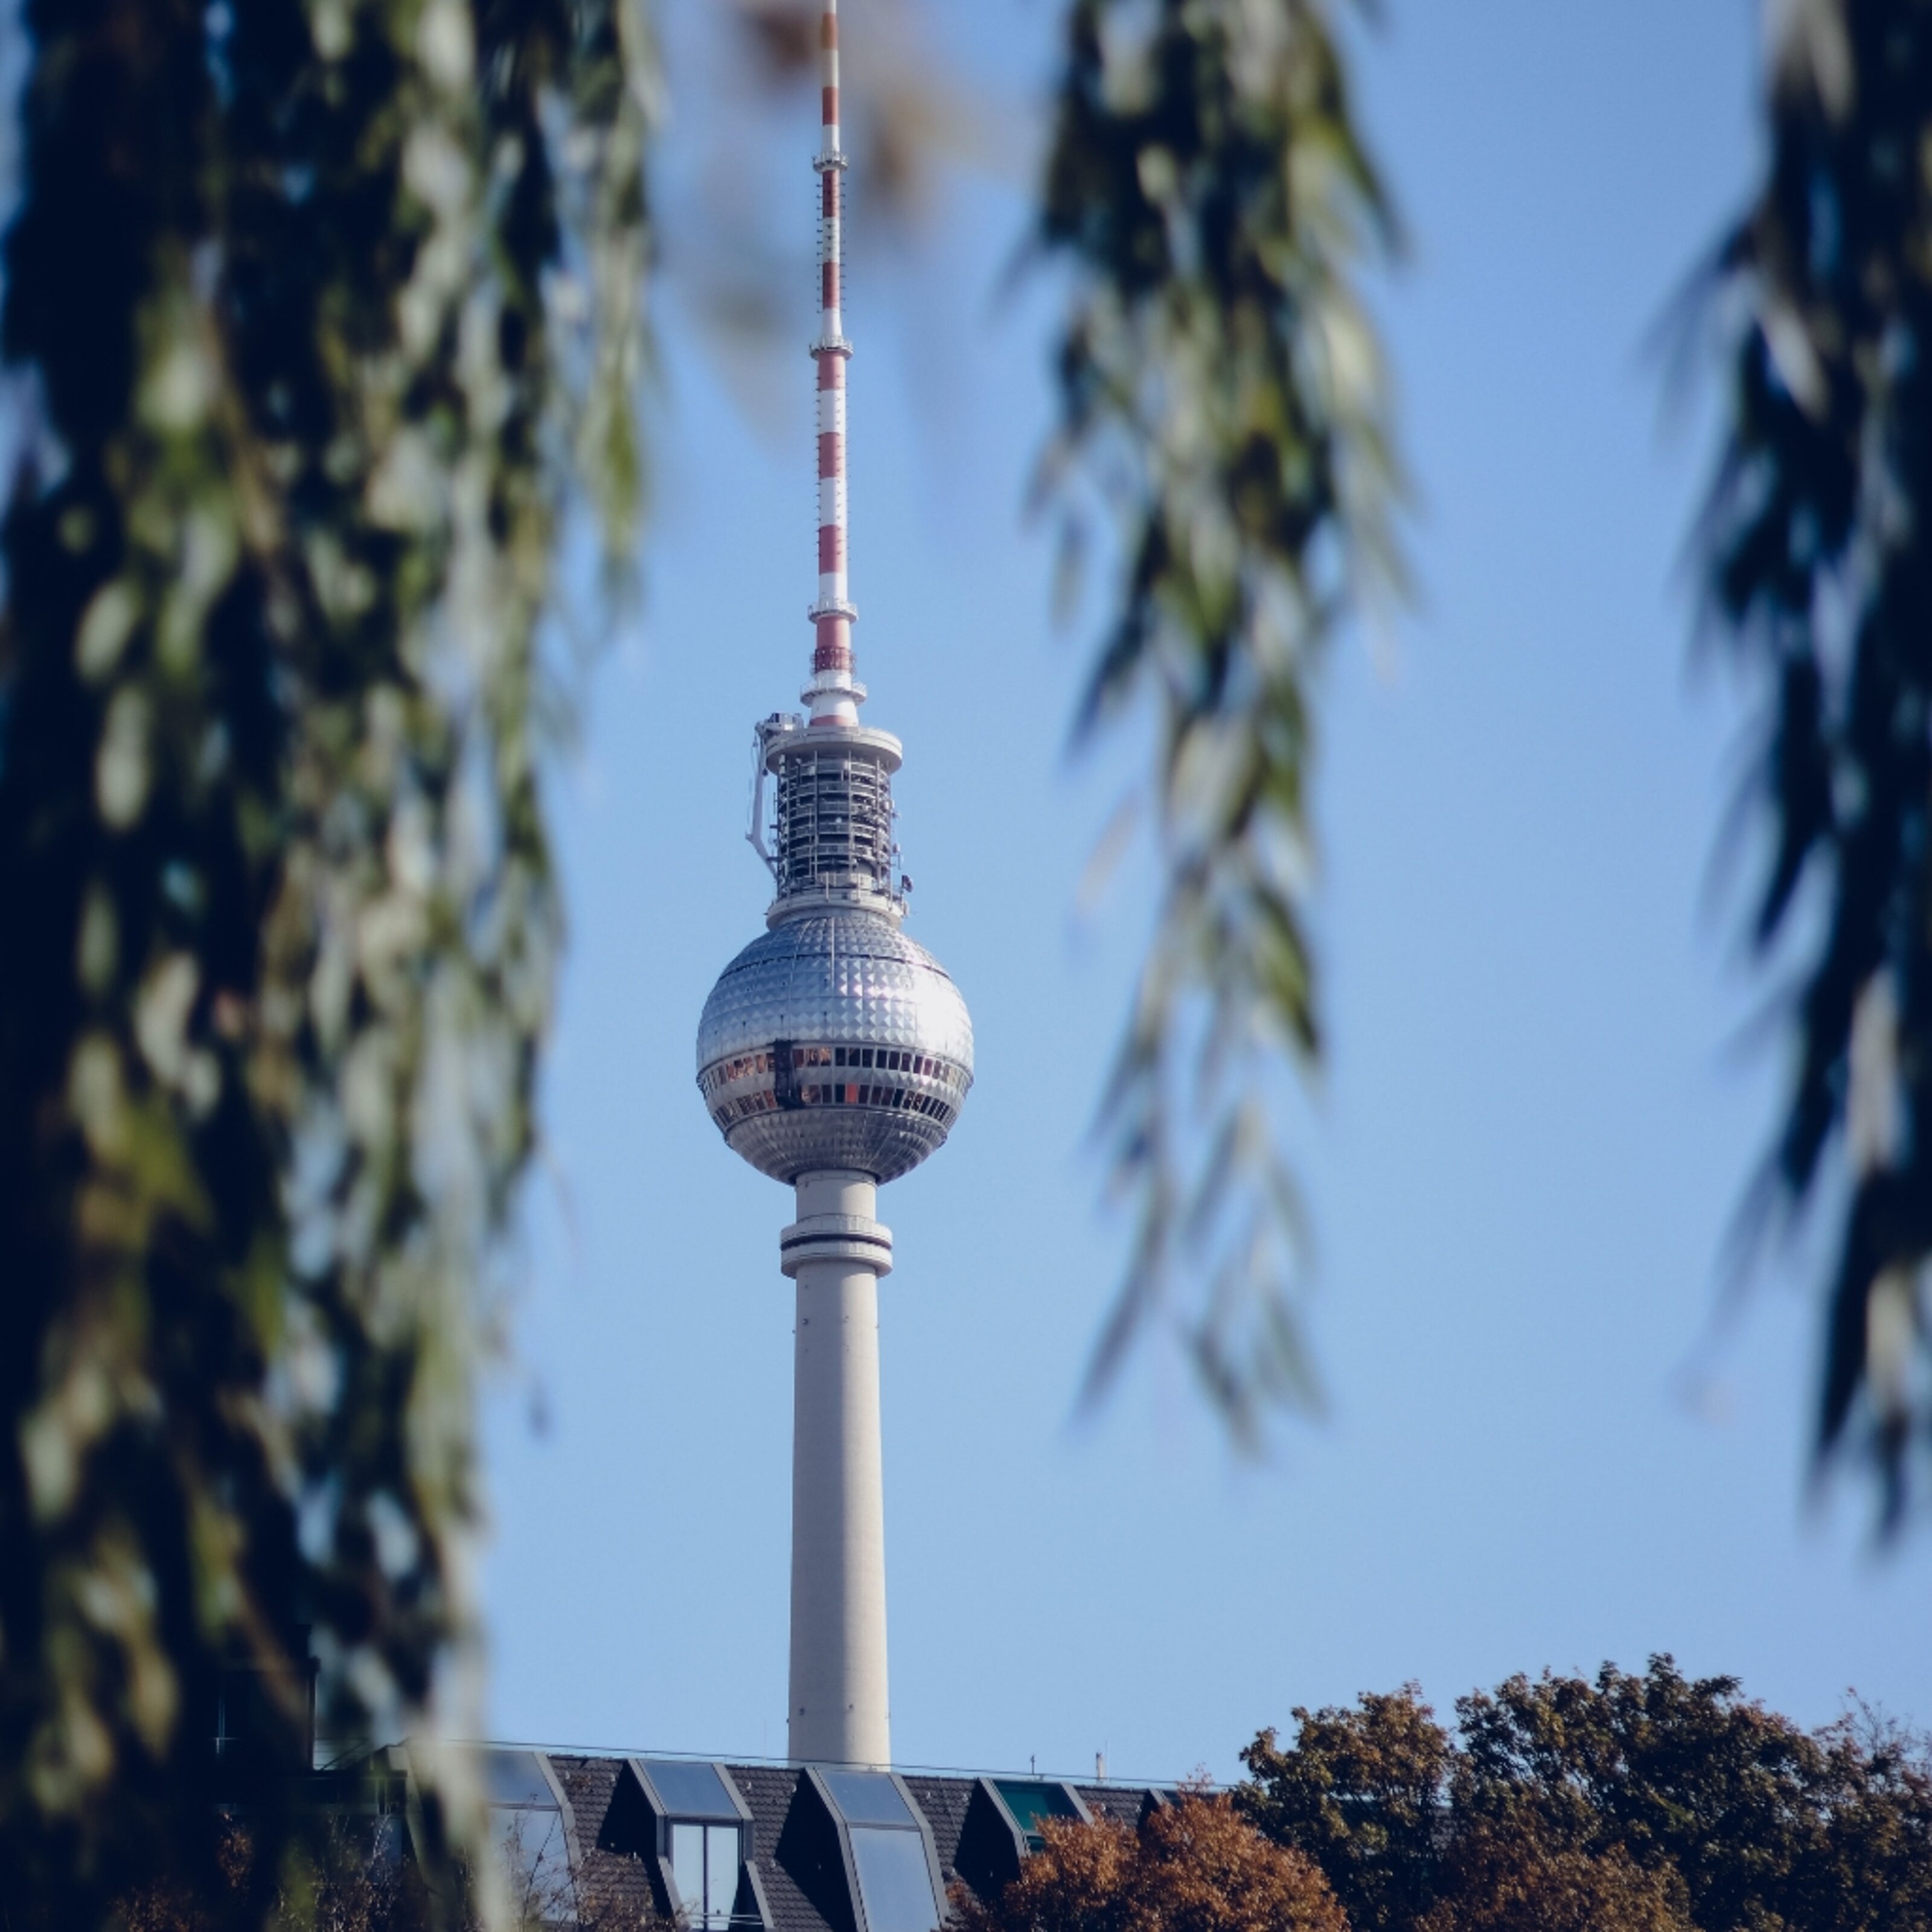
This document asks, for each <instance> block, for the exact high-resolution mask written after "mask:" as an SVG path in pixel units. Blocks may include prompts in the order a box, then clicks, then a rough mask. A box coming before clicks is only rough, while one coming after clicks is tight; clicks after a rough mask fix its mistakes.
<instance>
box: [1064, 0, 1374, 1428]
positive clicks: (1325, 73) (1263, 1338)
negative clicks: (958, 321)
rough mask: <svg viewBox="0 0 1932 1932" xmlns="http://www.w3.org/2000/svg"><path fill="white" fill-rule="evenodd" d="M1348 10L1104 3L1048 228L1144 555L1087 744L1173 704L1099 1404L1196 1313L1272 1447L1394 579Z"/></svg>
mask: <svg viewBox="0 0 1932 1932" xmlns="http://www.w3.org/2000/svg"><path fill="white" fill-rule="evenodd" d="M1040 242H1041V244H1042V246H1043V251H1044V252H1045V253H1046V255H1047V256H1048V257H1049V259H1055V260H1061V261H1063V262H1064V263H1067V265H1068V266H1070V268H1071V269H1072V270H1073V277H1074V281H1073V288H1074V296H1073V306H1072V310H1071V314H1070V317H1069V320H1068V323H1067V327H1066V329H1065V332H1064V335H1063V336H1062V338H1061V344H1060V349H1059V362H1058V370H1059V386H1060V396H1061V426H1060V431H1059V434H1058V438H1057V440H1055V443H1054V444H1053V446H1052V447H1051V448H1050V449H1049V452H1048V454H1047V458H1046V463H1045V465H1044V466H1043V487H1044V488H1045V489H1046V492H1047V493H1048V494H1049V497H1050V499H1052V500H1053V501H1054V502H1056V503H1057V504H1058V505H1059V506H1060V508H1061V511H1062V512H1063V514H1064V517H1065V518H1066V520H1067V524H1066V527H1067V532H1068V535H1069V540H1070V542H1073V543H1076V544H1077V542H1078V541H1079V532H1080V531H1081V529H1082V518H1083V516H1084V515H1085V513H1086V512H1087V511H1088V509H1089V508H1090V506H1091V505H1092V503H1093V502H1094V500H1095V499H1098V500H1099V501H1100V503H1101V504H1102V505H1103V506H1104V513H1105V514H1106V515H1107V516H1108V517H1109V518H1110V519H1111V522H1112V529H1113V532H1114V535H1115V538H1116V540H1117V541H1118V546H1119V549H1120V552H1121V555H1122V556H1123V558H1124V565H1123V576H1122V581H1121V586H1120V591H1119V599H1120V603H1119V612H1118V616H1117V618H1116V619H1115V621H1114V622H1113V624H1112V628H1111V630H1110V631H1109V634H1108V635H1107V637H1106V640H1105V643H1104V647H1103V650H1102V652H1101V653H1100V658H1099V660H1098V661H1097V664H1095V666H1094V670H1093V673H1092V675H1091V680H1090V682H1089V685H1088V694H1087V697H1086V700H1085V705H1084V706H1083V709H1082V712H1081V715H1080V718H1079V730H1080V732H1081V733H1082V734H1083V735H1087V736H1091V734H1093V733H1096V732H1097V731H1099V730H1103V729H1105V728H1110V727H1112V726H1114V724H1115V722H1116V721H1118V720H1120V719H1121V718H1123V717H1124V715H1127V714H1129V713H1131V712H1136V710H1138V709H1140V708H1142V707H1146V706H1151V709H1152V711H1153V712H1154V718H1155V720H1156V723H1157V733H1158V741H1157V742H1158V751H1157V759H1158V763H1157V769H1156V771H1155V772H1154V778H1153V781H1152V784H1151V787H1150V790H1151V797H1152V801H1153V804H1154V820H1155V822H1156V823H1157V829H1158V837H1159V852H1160V865H1161V868H1162V871H1163V895H1162V899H1161V903H1160V911H1159V916H1158V920H1157V926H1156V929H1155V931H1154V936H1153V938H1152V941H1151V944H1150V947H1149V949H1148V954H1147V956H1146V958H1145V960H1144V962H1143V963H1142V968H1141V971H1140V974H1139V985H1138V988H1137V990H1136V995H1135V998H1134V1004H1133V1012H1132V1014H1131V1016H1130V1020H1129V1022H1128V1025H1127V1033H1126V1036H1125V1038H1124V1041H1123V1043H1122V1046H1121V1051H1120V1055H1119V1058H1118V1062H1117V1064H1116V1067H1115V1072H1114V1074H1113V1077H1112V1082H1111V1085H1110V1087H1109V1091H1108V1094H1107V1097H1106V1101H1105V1104H1104V1106H1103V1115H1102V1127H1103V1133H1104V1134H1105V1136H1106V1142H1107V1145H1108V1147H1109V1151H1110V1160H1111V1166H1112V1177H1113V1181H1114V1182H1115V1185H1116V1186H1117V1187H1118V1189H1119V1190H1120V1191H1121V1193H1123V1194H1124V1196H1127V1198H1128V1199H1130V1202H1132V1204H1133V1210H1134V1212H1135V1214H1136V1222H1137V1226H1136V1236H1135V1242H1134V1247H1133V1256H1132V1259H1131V1262H1130V1267H1129V1270H1128V1273H1127V1279H1126V1281H1125V1283H1124V1286H1123V1288H1122V1290H1121V1294H1120V1296H1119V1298H1118V1301H1117V1302H1116V1304H1115V1307H1114V1310H1113V1311H1112V1315H1111V1316H1110V1318H1109V1321H1108V1323H1107V1325H1106V1330H1105V1332H1104V1334H1103V1337H1102V1338H1101V1340H1100V1345H1099V1347H1098V1349H1097V1352H1096V1354H1095V1356H1094V1361H1093V1364H1092V1367H1091V1371H1090V1376H1089V1381H1088V1391H1089V1394H1090V1396H1091V1395H1093V1394H1097V1393H1098V1392H1100V1391H1101V1390H1103V1389H1104V1388H1105V1387H1106V1385H1108V1383H1109V1382H1110V1381H1111V1379H1112V1378H1113V1376H1115V1373H1116V1371H1117V1370H1118V1367H1119V1366H1120V1364H1121V1361H1122V1360H1123V1359H1124V1356H1125V1355H1126V1354H1127V1351H1128V1349H1129V1348H1130V1346H1131V1345H1132V1343H1133V1341H1134V1340H1135V1339H1136V1337H1137V1336H1138V1335H1139V1334H1140V1333H1141V1332H1142V1331H1143V1330H1145V1328H1147V1327H1148V1325H1149V1324H1150V1323H1151V1322H1154V1320H1156V1319H1157V1318H1159V1319H1172V1321H1174V1322H1175V1323H1177V1324H1178V1326H1179V1328H1180V1329H1181V1332H1182V1333H1183V1334H1184V1337H1186V1341H1187V1346H1188V1349H1189V1350H1190V1353H1191V1355H1192V1358H1193V1361H1194V1362H1195V1363H1196V1366H1197V1367H1198V1368H1199V1372H1200V1374H1201V1376H1202V1379H1203V1381H1204V1383H1205V1386H1206V1388H1207V1389H1208V1392H1209V1394H1210V1395H1211V1398H1212V1400H1214V1402H1215V1403H1216V1404H1217V1406H1219V1407H1220V1409H1221V1411H1222V1412H1223V1413H1224V1415H1226V1418H1227V1419H1228V1420H1229V1422H1230V1424H1232V1426H1233V1427H1234V1428H1235V1430H1236V1432H1237V1433H1238V1436H1241V1438H1243V1439H1253V1436H1254V1435H1255V1433H1256V1430H1257V1429H1258V1427H1259V1425H1260V1424H1261V1422H1262V1418H1263V1417H1264V1416H1265V1413H1266V1412H1268V1409H1270V1408H1271V1406H1275V1405H1279V1404H1281V1403H1297V1402H1299V1403H1307V1402H1309V1401H1310V1400H1313V1393H1314V1389H1313V1379H1312V1377H1311V1375H1310V1371H1309V1369H1308V1367H1307V1363H1306V1361H1305V1358H1304V1352H1303V1349H1302V1346H1301V1340H1300V1335H1299V1330H1298V1322H1297V1319H1296V1313H1295V1309H1296V1300H1295V1287H1296V1281H1297V1261H1298V1228H1297V1214H1296V1207H1295V1188H1294V1184H1293V1181H1292V1175H1291V1174H1290V1172H1289V1168H1288V1166H1287V1164H1286V1161H1285V1160H1284V1159H1283V1155H1282V1153H1281V1151H1280V1131H1279V1125H1278V1122H1277V1121H1276V1119H1275V1118H1274V1111H1273V1106H1272V1098H1273V1095H1274V1089H1275V1088H1277V1087H1278V1085H1279V1084H1280V1080H1281V1076H1282V1073H1283V1069H1284V1068H1285V1067H1286V1068H1301V1069H1303V1070H1307V1069H1309V1068H1310V1067H1313V1064H1315V1062H1316V1061H1317V1059H1318V1057H1319V1047H1320V1028H1319V1022H1318V1007H1317V1002H1316V990H1315V975H1314V969H1313V961H1312V959H1311V955H1310V944H1309V939H1308V934H1307V892H1308V888H1309V881H1310V873H1311V869H1312V863H1313V850H1312V836H1311V828H1310V821H1309V775H1310V757H1311V754H1312V749H1313V712H1314V706H1315V697H1314V688H1313V686H1314V680H1315V679H1316V675H1317V673H1318V670H1319V666H1320V664H1321V661H1322V658H1323V656H1324V655H1325V649H1326V646H1327V645H1328V642H1329V640H1330V639H1331V637H1333V636H1334V634H1335V632H1336V631H1337V628H1339V627H1340V625H1342V624H1343V622H1345V621H1346V619H1347V618H1348V616H1349V613H1350V612H1351V610H1352V608H1355V607H1358V605H1359V604H1360V602H1361V600H1362V599H1363V598H1365V597H1371V596H1373V595H1376V594H1378V593H1380V592H1388V591H1391V590H1392V589H1395V588H1396V587H1397V586H1398V583H1399V579H1400V569H1399V565H1398V562H1397V553H1396V544H1395V540H1394V531H1393V521H1394V514H1395V512H1394V502H1395V498H1396V496H1397V480H1396V475H1395V466H1394V461H1393V459H1392V458H1391V452H1390V443H1389V438H1388V431H1387V426H1386V402H1385V395H1384V391H1383V385H1382V377H1381V373H1380V360H1379V354H1378V352H1377V348H1376V342H1375V340H1374V337H1373V332H1372V331H1371V329H1370V326H1369V324H1368V323H1367V320H1366V318H1365V317H1364V314H1363V312H1362V310H1361V306H1360V304H1359V301H1358V296H1357V294H1356V290H1355V284H1356V281H1357V278H1358V276H1359V275H1360V274H1361V272H1362V271H1363V269H1364V268H1365V267H1367V266H1370V265H1371V264H1373V263H1376V262H1377V261H1379V260H1385V259H1386V257H1387V256H1388V254H1389V253H1390V251H1391V248H1392V245H1393V242H1394V235H1393V229H1392V222H1391V214H1390V211H1389V208H1388V202H1387V200H1386V199H1385V196H1384V193H1383V192H1382V187H1381V185H1380V184H1379V181H1378V180H1377V178H1376V173H1375V172H1374V169H1373V166H1371V164H1370V161H1369V160H1368V157H1367V154H1365V152H1364V148H1363V145H1362V142H1361V138H1360V136H1359V134H1358V130H1357V129H1356V127H1355V121H1354V119H1353V118H1352V113H1351V110H1350V107H1349V98H1348V92H1347V89H1346V77H1345V73H1344V66H1343V53H1342V49H1341V47H1340V45H1339V43H1338V41H1337V37H1336V33H1335V30H1334V25H1333V23H1332V20H1331V14H1330V11H1329V9H1328V7H1325V5H1322V4H1319V0H1271V4H1266V5H1262V4H1256V0H1155V4H1151V5H1139V4H1133V0H1078V4H1076V5H1074V6H1073V8H1072V10H1071V15H1070V24H1069V29H1068V37H1067V52H1066V60H1065V65H1064V71H1063V74H1062V78H1061V83H1060V90H1059V99H1058V119H1057V124H1056V127H1055V137H1054V141H1053V145H1052V151H1051V154H1050V157H1049V162H1048V166H1047V171H1046V182H1045V187H1044V205H1043V213H1042V218H1041V227H1040Z"/></svg>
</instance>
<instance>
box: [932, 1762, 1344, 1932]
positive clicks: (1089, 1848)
mask: <svg viewBox="0 0 1932 1932" xmlns="http://www.w3.org/2000/svg"><path fill="white" fill-rule="evenodd" d="M1041 1836H1042V1838H1043V1841H1044V1843H1043V1845H1042V1847H1041V1849H1040V1850H1039V1851H1038V1852H1036V1853H1035V1854H1034V1856H1033V1857H1031V1858H1028V1860H1027V1861H1026V1864H1025V1866H1024V1867H1022V1870H1021V1872H1020V1875H1019V1877H1018V1878H1016V1879H1015V1880H1014V1881H1013V1883H1012V1884H1011V1885H1008V1886H1007V1888H1006V1891H1005V1892H1004V1894H1003V1895H1002V1896H1001V1897H999V1898H998V1899H996V1900H991V1901H984V1900H978V1899H975V1898H974V1897H971V1895H970V1894H967V1893H965V1892H964V1891H961V1892H957V1893H956V1894H955V1896H954V1904H955V1906H956V1908H957V1912H958V1922H959V1924H960V1926H961V1927H962V1932H1347V1928H1348V1924H1349V1921H1348V1918H1347V1916H1346V1914H1345V1913H1344V1912H1343V1910H1342V1908H1341V1907H1340V1906H1339V1905H1338V1904H1337V1903H1336V1902H1335V1894H1334V1893H1333V1892H1332V1891H1330V1890H1329V1888H1328V1880H1327V1879H1325V1878H1324V1877H1323V1876H1322V1873H1321V1871H1320V1870H1319V1868H1318V1867H1316V1864H1314V1862H1313V1861H1312V1860H1311V1859H1310V1858H1306V1857H1304V1855H1302V1854H1301V1852H1298V1851H1295V1850H1294V1849H1292V1848H1290V1847H1289V1846H1283V1845H1277V1844H1274V1843H1271V1842H1270V1841H1268V1839H1267V1838H1265V1837H1263V1836H1262V1834H1261V1833H1260V1832H1258V1831H1256V1829H1255V1828H1254V1827H1253V1826H1252V1825H1250V1823H1248V1822H1247V1820H1245V1819H1244V1818H1243V1817H1241V1815H1240V1814H1238V1812H1237V1811H1235V1807H1234V1805H1233V1802H1232V1801H1231V1800H1230V1799H1226V1798H1217V1797H1213V1796H1209V1795H1208V1794H1207V1793H1202V1792H1190V1793H1187V1794H1185V1795H1184V1796H1183V1797H1182V1798H1181V1802H1179V1803H1178V1804H1176V1805H1164V1806H1162V1807H1160V1808H1158V1809H1157V1810H1155V1811H1151V1812H1149V1813H1148V1816H1147V1817H1146V1819H1145V1820H1144V1821H1143V1823H1142V1825H1141V1826H1140V1828H1139V1830H1138V1831H1137V1830H1136V1829H1134V1828H1133V1827H1132V1826H1128V1825H1124V1824H1122V1823H1119V1822H1118V1821H1117V1820H1112V1819H1102V1820H1097V1821H1096V1822H1095V1823H1092V1824H1091V1825H1090V1824H1085V1823H1080V1822H1079V1821H1077V1820H1072V1819H1050V1820H1047V1821H1046V1823H1045V1824H1044V1825H1043V1827H1042V1829H1041Z"/></svg>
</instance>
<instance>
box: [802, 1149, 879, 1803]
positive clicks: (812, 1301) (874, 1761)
mask: <svg viewBox="0 0 1932 1932" xmlns="http://www.w3.org/2000/svg"><path fill="white" fill-rule="evenodd" d="M797 1199H798V1220H796V1222H795V1223H793V1225H792V1226H790V1227H789V1228H787V1229H786V1230H785V1232H784V1235H783V1236H782V1237H781V1241H780V1253H781V1257H782V1261H781V1265H782V1266H783V1268H784V1271H785V1273H786V1274H789V1275H793V1276H795V1277H796V1280H797V1283H798V1325H797V1328H796V1331H795V1339H794V1342H793V1392H792V1458H791V1670H790V1691H789V1694H788V1698H787V1712H786V1730H787V1755H788V1756H789V1757H791V1758H792V1759H793V1760H802V1761H804V1762H807V1763H832V1764H863V1765H878V1766H884V1765H888V1764H889V1763H891V1762H892V1724H891V1717H890V1713H889V1708H888V1703H887V1691H886V1506H885V1484H884V1471H883V1459H882V1454H881V1450H880V1431H879V1296H878V1283H879V1277H880V1275H882V1274H886V1273H888V1272H889V1271H890V1269H891V1267H892V1235H891V1234H890V1233H889V1232H888V1231H887V1230H886V1229H884V1228H883V1227H881V1226H880V1225H879V1223H878V1222H877V1220H875V1219H874V1215H873V1211H874V1208H875V1207H876V1206H877V1201H878V1190H877V1187H876V1185H875V1184H874V1182H873V1180H872V1178H871V1175H865V1174H856V1173H852V1172H840V1171H833V1172H825V1173H819V1174H807V1175H801V1176H800V1177H799V1181H798V1183H797Z"/></svg>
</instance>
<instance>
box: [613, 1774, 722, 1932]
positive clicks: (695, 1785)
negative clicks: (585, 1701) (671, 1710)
mask: <svg viewBox="0 0 1932 1932" xmlns="http://www.w3.org/2000/svg"><path fill="white" fill-rule="evenodd" d="M632 1764H633V1766H634V1769H636V1770H637V1772H638V1774H639V1777H640V1781H641V1782H642V1783H643V1785H644V1787H645V1790H646V1795H647V1796H649V1799H650V1801H651V1808H652V1811H654V1812H655V1814H657V1818H658V1832H659V1838H658V1852H659V1855H661V1858H663V1860H664V1866H665V1868H666V1870H667V1873H668V1875H669V1876H670V1881H671V1883H672V1885H673V1886H674V1887H675V1888H676V1899H675V1900H674V1901H673V1904H674V1909H675V1910H676V1912H677V1915H678V1916H679V1918H680V1920H681V1921H682V1922H683V1923H684V1924H685V1925H687V1926H688V1927H691V1928H692V1932H727V1927H729V1926H730V1924H731V1920H732V1915H733V1912H735V1911H736V1907H737V1901H738V1886H739V1877H740V1875H741V1873H742V1870H743V1868H744V1863H745V1856H746V1854H747V1852H748V1849H749V1847H748V1845H747V1844H746V1842H745V1839H746V1835H747V1833H748V1831H749V1829H750V1823H751V1814H750V1813H749V1812H748V1811H747V1810H746V1809H745V1805H744V1802H743V1800H742V1799H740V1798H739V1796H738V1794H737V1792H736V1790H735V1788H734V1787H733V1786H732V1784H731V1783H730V1778H729V1777H728V1776H727V1774H726V1773H725V1772H724V1770H723V1769H721V1767H720V1766H717V1765H715V1764H700V1763H692V1762H690V1761H688V1760H683V1759H679V1758H656V1757H653V1758H637V1759H634V1760H632Z"/></svg>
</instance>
